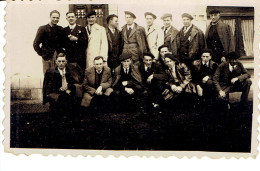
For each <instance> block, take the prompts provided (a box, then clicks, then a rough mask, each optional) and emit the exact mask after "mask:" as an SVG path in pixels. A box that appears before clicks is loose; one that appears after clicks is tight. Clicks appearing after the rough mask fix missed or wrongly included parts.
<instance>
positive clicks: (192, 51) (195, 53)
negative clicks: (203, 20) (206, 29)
mask: <svg viewBox="0 0 260 171" xmlns="http://www.w3.org/2000/svg"><path fill="white" fill-rule="evenodd" d="M183 29H184V28H182V29H181V31H180V32H179V33H178V34H177V36H176V39H175V42H174V44H175V45H174V46H175V47H177V49H176V51H174V52H173V54H174V55H176V56H178V57H179V58H180V49H181V40H180V39H181V32H183ZM189 42H190V44H189V58H190V59H191V60H192V61H193V60H196V59H198V58H199V56H200V52H201V50H203V49H204V48H205V38H204V33H203V32H202V31H201V30H200V29H199V28H198V27H196V26H195V25H193V26H192V28H191V35H190V37H189Z"/></svg>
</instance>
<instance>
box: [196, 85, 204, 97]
mask: <svg viewBox="0 0 260 171" xmlns="http://www.w3.org/2000/svg"><path fill="white" fill-rule="evenodd" d="M197 91H198V96H203V89H202V88H201V86H200V85H197Z"/></svg>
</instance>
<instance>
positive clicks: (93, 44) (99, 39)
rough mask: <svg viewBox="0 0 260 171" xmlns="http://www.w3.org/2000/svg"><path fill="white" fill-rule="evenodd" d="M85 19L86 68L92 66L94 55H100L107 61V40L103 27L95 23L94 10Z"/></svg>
mask: <svg viewBox="0 0 260 171" xmlns="http://www.w3.org/2000/svg"><path fill="white" fill-rule="evenodd" d="M87 21H88V25H87V26H86V30H87V33H88V47H87V52H86V55H87V57H86V58H87V59H86V62H87V64H86V68H89V67H92V66H93V60H94V58H95V57H96V56H102V57H103V58H104V61H107V53H108V42H107V35H106V30H105V28H104V27H102V26H100V25H99V24H97V23H96V21H97V18H96V12H95V11H93V12H90V13H89V14H88V15H87Z"/></svg>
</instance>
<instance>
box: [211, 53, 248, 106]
mask: <svg viewBox="0 0 260 171" xmlns="http://www.w3.org/2000/svg"><path fill="white" fill-rule="evenodd" d="M227 56H228V61H227V62H224V63H221V64H220V65H219V66H218V68H217V70H216V73H215V74H214V77H213V79H214V83H215V86H216V89H217V93H218V99H219V100H220V102H224V104H225V105H227V107H228V108H230V106H229V92H237V91H238V92H242V95H241V98H240V103H241V105H242V106H246V105H247V101H248V93H249V91H250V86H251V84H252V81H251V80H250V74H249V73H248V72H247V70H246V69H245V68H244V66H243V64H242V63H241V62H239V61H238V60H237V59H238V58H239V56H238V55H237V54H236V53H235V52H231V53H229V54H228V55H227Z"/></svg>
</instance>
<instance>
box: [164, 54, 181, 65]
mask: <svg viewBox="0 0 260 171" xmlns="http://www.w3.org/2000/svg"><path fill="white" fill-rule="evenodd" d="M164 58H169V59H171V60H173V61H175V62H176V63H179V60H178V59H177V58H176V57H174V55H173V54H171V53H166V54H165V55H164Z"/></svg>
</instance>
